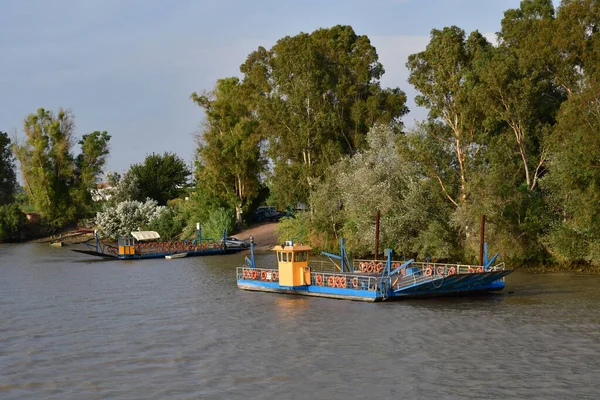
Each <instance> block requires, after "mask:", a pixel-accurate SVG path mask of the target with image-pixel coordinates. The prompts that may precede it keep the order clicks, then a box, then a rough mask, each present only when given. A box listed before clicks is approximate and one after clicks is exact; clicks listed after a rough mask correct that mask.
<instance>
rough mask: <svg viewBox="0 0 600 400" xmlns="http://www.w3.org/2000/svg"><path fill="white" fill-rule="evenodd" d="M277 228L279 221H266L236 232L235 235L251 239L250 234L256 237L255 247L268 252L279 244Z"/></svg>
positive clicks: (256, 249)
mask: <svg viewBox="0 0 600 400" xmlns="http://www.w3.org/2000/svg"><path fill="white" fill-rule="evenodd" d="M276 228H277V222H265V223H261V224H257V225H252V226H250V227H248V228H247V229H244V230H243V231H241V232H238V233H236V234H235V235H234V236H235V237H236V238H238V239H240V240H247V239H250V236H252V237H253V238H254V249H255V251H258V252H266V251H269V250H271V248H272V247H273V246H275V245H277V243H278V241H277V235H276V234H275V229H276Z"/></svg>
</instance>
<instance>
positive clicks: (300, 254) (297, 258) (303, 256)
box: [294, 251, 306, 262]
mask: <svg viewBox="0 0 600 400" xmlns="http://www.w3.org/2000/svg"><path fill="white" fill-rule="evenodd" d="M294 261H295V262H299V261H306V252H305V251H300V252H298V253H294Z"/></svg>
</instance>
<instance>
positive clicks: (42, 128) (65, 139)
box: [13, 108, 110, 228]
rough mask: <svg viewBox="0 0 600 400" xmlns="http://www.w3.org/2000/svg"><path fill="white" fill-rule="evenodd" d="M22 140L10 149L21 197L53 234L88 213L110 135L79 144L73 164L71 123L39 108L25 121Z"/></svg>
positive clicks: (66, 116) (99, 134)
mask: <svg viewBox="0 0 600 400" xmlns="http://www.w3.org/2000/svg"><path fill="white" fill-rule="evenodd" d="M24 132H25V136H26V140H25V142H24V143H22V144H15V145H14V146H13V149H14V152H15V154H16V156H17V159H18V160H19V163H20V164H21V171H22V173H23V182H24V186H25V192H26V193H27V196H28V197H29V200H30V202H31V203H32V204H33V205H34V206H35V208H36V210H37V211H38V212H39V213H40V215H41V217H42V219H43V220H44V221H45V222H46V223H48V224H49V225H51V226H54V227H55V228H60V227H62V226H64V225H65V224H67V223H71V222H74V221H75V220H76V219H77V218H78V217H81V216H85V215H87V214H89V213H90V210H91V202H92V198H91V194H90V193H89V192H90V190H91V189H92V188H93V187H94V186H95V183H96V180H97V178H98V176H99V175H100V173H101V171H102V167H103V166H104V162H105V158H106V155H107V154H108V142H109V140H110V135H108V133H106V132H93V133H91V134H89V135H84V136H83V138H82V139H81V140H80V141H79V144H80V145H81V146H82V147H81V154H80V155H79V156H78V157H77V158H75V157H74V156H73V153H72V152H71V149H72V147H73V145H74V143H75V118H74V116H73V114H72V113H70V112H68V111H65V110H63V109H62V108H61V109H59V111H58V113H56V114H55V113H53V112H52V111H49V110H44V109H43V108H40V109H38V111H37V113H36V114H30V115H28V116H27V117H26V118H25V121H24Z"/></svg>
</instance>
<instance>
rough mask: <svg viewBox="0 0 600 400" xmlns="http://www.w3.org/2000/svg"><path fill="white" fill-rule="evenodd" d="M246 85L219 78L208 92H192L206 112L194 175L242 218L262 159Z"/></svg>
mask: <svg viewBox="0 0 600 400" xmlns="http://www.w3.org/2000/svg"><path fill="white" fill-rule="evenodd" d="M247 92H248V89H247V88H246V87H244V86H242V85H241V84H240V82H239V79H238V78H227V79H220V80H218V81H217V86H216V88H215V89H214V90H213V91H212V92H210V93H204V94H202V95H198V94H196V93H193V94H192V100H193V101H194V102H196V103H197V104H198V105H199V106H200V107H202V108H203V109H204V111H205V113H206V121H205V124H204V126H205V128H204V131H203V133H202V134H201V136H200V137H199V143H200V145H199V147H198V163H197V169H196V179H197V182H198V187H199V188H200V190H202V191H203V194H204V196H207V197H212V198H214V199H215V201H218V202H221V203H224V204H227V205H228V206H229V207H230V208H232V209H236V214H237V215H236V218H237V220H238V221H237V222H238V224H241V222H242V216H243V213H244V212H247V211H248V209H249V207H250V205H251V204H252V201H253V200H254V199H255V198H256V197H257V196H258V194H259V192H260V188H261V183H260V180H259V177H260V175H261V174H262V173H263V170H264V165H265V161H264V159H263V157H262V156H261V152H260V146H261V141H262V138H261V136H260V133H259V131H258V121H257V118H256V115H255V114H254V113H253V112H252V110H251V108H250V106H249V98H248V95H247Z"/></svg>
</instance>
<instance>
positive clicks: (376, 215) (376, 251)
mask: <svg viewBox="0 0 600 400" xmlns="http://www.w3.org/2000/svg"><path fill="white" fill-rule="evenodd" d="M375 259H376V260H377V259H379V209H377V213H375Z"/></svg>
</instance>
